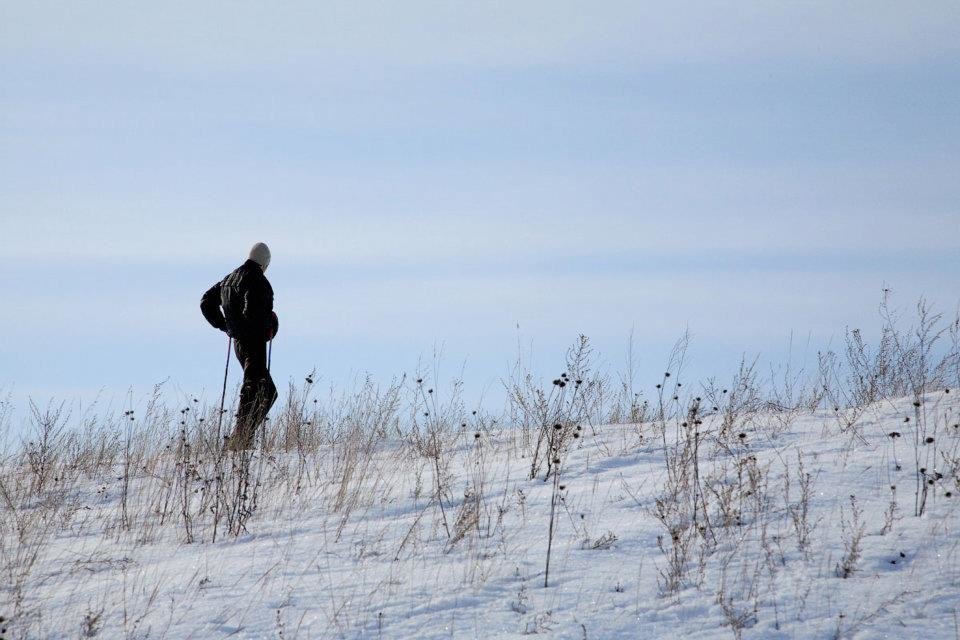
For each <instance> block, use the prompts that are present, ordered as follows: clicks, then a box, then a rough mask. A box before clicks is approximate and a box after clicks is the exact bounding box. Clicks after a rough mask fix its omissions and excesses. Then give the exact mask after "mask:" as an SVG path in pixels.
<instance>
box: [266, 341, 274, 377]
mask: <svg viewBox="0 0 960 640" xmlns="http://www.w3.org/2000/svg"><path fill="white" fill-rule="evenodd" d="M271 357H273V338H270V344H269V345H268V346H267V373H270V358H271Z"/></svg>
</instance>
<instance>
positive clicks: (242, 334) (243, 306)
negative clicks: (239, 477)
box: [200, 242, 279, 451]
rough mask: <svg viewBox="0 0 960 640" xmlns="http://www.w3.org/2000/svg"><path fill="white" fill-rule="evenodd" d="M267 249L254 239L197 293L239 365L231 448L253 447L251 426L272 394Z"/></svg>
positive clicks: (275, 324)
mask: <svg viewBox="0 0 960 640" xmlns="http://www.w3.org/2000/svg"><path fill="white" fill-rule="evenodd" d="M269 264H270V249H269V248H268V247H267V245H265V244H264V243H262V242H258V243H257V244H255V245H253V248H251V249H250V255H249V257H248V259H247V261H246V262H244V263H243V264H242V265H240V266H239V267H237V268H236V269H234V270H233V271H232V272H231V273H230V274H229V275H227V276H226V277H225V278H224V279H223V280H221V281H220V282H218V283H217V284H215V285H213V286H212V287H210V288H209V289H207V292H206V293H204V294H203V297H202V298H201V299H200V311H201V313H203V317H204V318H206V320H207V322H209V323H210V325H211V326H213V327H214V328H215V329H219V330H221V331H224V332H226V333H227V335H228V336H230V337H231V338H232V339H233V347H234V352H235V353H236V356H237V360H238V361H239V362H240V365H241V366H242V367H243V385H242V386H241V387H240V406H239V408H238V409H237V422H236V426H235V428H234V431H233V434H232V435H230V436H229V437H228V439H227V446H228V448H230V449H232V450H234V451H240V450H244V449H251V448H253V444H254V440H255V435H256V432H257V427H259V426H260V424H261V423H262V422H263V421H264V419H266V417H267V413H268V412H269V411H270V407H272V406H273V403H274V402H276V400H277V387H276V386H275V385H274V384H273V378H271V377H270V371H269V367H268V363H267V342H268V341H270V340H272V339H273V337H274V336H275V335H277V329H278V328H279V321H278V319H277V314H276V313H274V312H273V287H271V286H270V282H269V281H268V280H267V277H266V276H265V275H264V272H265V271H266V270H267V266H269Z"/></svg>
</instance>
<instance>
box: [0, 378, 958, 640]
mask: <svg viewBox="0 0 960 640" xmlns="http://www.w3.org/2000/svg"><path fill="white" fill-rule="evenodd" d="M956 396H957V394H956V393H952V394H947V393H944V392H942V391H938V392H935V393H931V394H929V395H927V396H926V397H925V398H924V399H923V407H922V411H923V415H924V420H923V421H922V423H921V425H918V424H917V421H916V420H915V419H914V420H911V421H910V422H905V418H908V417H911V416H914V415H915V411H914V407H913V405H912V401H913V400H912V399H902V400H896V401H882V402H877V403H875V404H871V405H868V406H866V407H865V408H863V412H862V414H860V415H859V416H858V420H857V421H856V423H855V425H854V428H853V429H852V430H851V429H849V428H845V427H844V424H845V423H844V421H843V419H842V418H843V415H844V412H843V411H841V412H837V411H834V410H832V409H827V410H822V409H819V410H813V411H796V412H788V413H784V412H779V413H777V412H761V413H752V414H749V415H741V416H738V417H737V423H736V425H734V433H733V434H727V435H726V436H724V437H728V440H726V441H725V442H732V444H730V445H729V447H728V450H726V451H723V450H720V449H718V448H717V447H714V446H712V445H711V444H710V443H711V442H712V441H713V440H714V439H719V438H721V436H720V435H719V434H720V430H721V427H722V415H721V414H716V415H706V416H705V417H704V418H703V424H702V425H700V431H701V437H702V438H703V444H702V450H701V457H700V459H699V466H700V469H699V474H700V478H701V483H702V488H701V489H700V491H702V492H707V493H709V491H707V488H706V487H707V486H708V484H709V483H711V482H714V481H716V482H715V484H714V485H713V487H714V489H718V490H719V489H720V488H722V487H723V486H733V487H734V488H735V495H736V496H737V497H736V503H737V504H740V505H743V509H742V511H741V512H740V517H741V518H742V520H741V522H740V523H739V524H737V523H736V522H731V523H728V524H726V525H724V524H721V522H720V519H719V517H718V516H717V512H716V511H715V510H714V509H715V508H716V505H717V503H716V502H715V501H713V500H714V499H713V498H712V497H711V498H710V499H709V500H707V502H708V503H709V505H710V509H709V510H708V513H709V514H710V517H711V519H712V520H711V525H710V526H711V527H712V528H713V531H705V532H703V533H702V534H697V533H696V530H695V529H688V530H687V531H688V532H690V531H692V532H693V534H692V536H691V539H692V540H693V542H692V543H691V549H692V550H691V552H690V554H689V556H688V557H687V559H686V562H685V563H684V566H685V574H684V577H683V578H682V579H681V581H680V584H679V588H678V589H677V590H676V591H674V592H667V590H666V589H665V586H664V585H665V582H666V580H665V578H664V574H666V573H668V572H669V565H668V563H669V558H670V554H669V549H670V548H671V544H670V534H669V532H668V530H667V529H666V527H665V526H664V524H663V523H662V522H661V521H660V520H658V519H657V517H655V515H654V513H655V511H656V509H657V503H656V501H657V500H658V499H661V500H663V499H664V495H665V493H664V492H665V487H666V486H667V483H668V474H667V465H666V457H665V444H666V446H667V450H666V451H670V450H671V449H673V447H674V446H675V445H676V444H677V443H679V442H681V441H682V440H683V430H682V428H681V427H680V425H677V424H676V423H675V422H671V423H669V424H668V425H667V428H666V432H665V433H663V434H661V433H659V431H658V425H656V424H653V423H645V424H641V425H606V426H599V427H590V426H587V427H585V428H584V431H583V433H584V436H583V437H582V438H580V439H578V440H576V441H574V444H575V446H572V447H571V448H570V449H569V450H568V451H566V452H564V454H563V464H562V472H561V476H560V480H559V484H561V485H563V487H564V489H563V490H562V491H561V492H560V499H559V501H558V503H557V505H556V507H557V510H556V522H555V530H554V540H553V548H552V559H551V566H550V580H549V586H548V587H544V564H545V560H546V549H547V536H548V525H549V515H550V505H551V494H552V490H553V486H554V484H553V481H552V478H551V479H548V480H547V481H545V480H544V478H543V473H542V472H541V473H540V475H539V477H537V478H536V479H530V478H529V471H530V458H529V449H528V448H526V447H525V446H524V444H523V442H522V434H521V433H520V432H519V431H518V430H503V431H499V432H484V433H483V435H482V437H481V438H479V439H475V438H474V434H473V433H472V432H468V433H464V434H462V435H461V436H460V438H459V439H458V440H457V441H456V442H455V443H454V444H453V445H452V446H451V447H449V448H448V450H447V451H446V452H445V454H444V463H445V464H446V465H447V466H446V470H445V471H444V472H443V473H442V476H443V477H444V484H445V498H444V501H443V507H444V509H443V511H441V510H440V509H439V508H438V505H437V503H436V500H434V499H433V496H434V495H435V491H434V490H433V487H434V482H435V479H434V475H433V473H434V469H435V467H434V463H433V461H432V460H431V459H429V458H427V457H425V456H423V455H418V454H417V453H416V451H415V450H414V449H413V448H412V447H410V446H408V445H406V444H404V443H402V442H400V441H398V440H382V441H379V442H378V443H377V444H376V447H375V449H374V450H373V452H372V455H371V456H370V457H369V459H366V461H364V460H365V459H364V458H362V456H361V457H356V456H358V455H360V454H357V453H356V448H354V449H352V450H349V451H354V453H353V454H352V455H354V456H355V457H354V458H353V464H352V466H351V465H349V464H346V463H345V457H346V456H348V454H349V451H348V449H347V448H346V445H343V446H335V445H333V446H329V447H321V448H320V449H319V450H318V452H317V453H316V454H308V455H306V456H304V457H302V458H301V457H300V456H299V455H298V454H297V453H296V452H288V453H276V452H274V453H269V454H267V455H265V456H262V455H261V454H255V455H254V459H253V462H252V463H251V464H252V467H253V468H256V469H258V470H259V473H261V474H262V476H261V478H262V487H261V489H260V494H259V497H258V505H257V509H256V511H255V512H254V513H253V514H252V516H251V517H250V519H249V521H248V522H247V527H246V532H244V533H241V534H240V535H239V536H236V537H234V536H231V535H224V531H223V530H221V531H220V533H219V534H218V538H217V540H216V541H215V542H211V540H210V538H211V533H212V531H211V528H210V522H209V518H208V519H207V520H203V519H202V518H200V517H198V518H197V520H196V522H195V523H194V527H195V528H194V532H193V534H194V537H195V541H194V542H192V543H186V542H185V537H186V534H185V529H184V526H183V522H182V521H179V520H173V521H167V522H165V523H163V524H158V523H157V522H156V518H153V519H152V520H151V518H150V515H149V513H150V509H151V508H154V507H155V506H156V505H155V503H153V502H150V500H152V499H153V498H152V497H151V496H154V497H155V496H157V495H160V494H159V493H158V487H160V486H162V484H160V483H159V481H158V480H157V477H158V476H160V475H161V474H160V472H159V471H158V470H157V469H161V468H163V465H164V464H168V465H169V464H171V462H170V460H169V454H168V455H167V459H166V460H165V461H164V460H161V461H160V462H158V463H157V465H158V466H157V467H156V469H151V470H148V471H143V470H142V469H140V470H139V471H138V473H134V474H133V478H134V479H133V484H132V485H131V486H132V492H131V496H132V498H131V500H132V504H131V506H130V507H129V508H130V510H131V512H132V513H135V514H137V515H136V520H135V524H134V525H133V526H132V527H130V528H129V529H124V528H123V527H121V526H119V524H118V513H120V510H121V505H120V499H121V494H122V486H121V485H122V479H121V478H122V472H120V471H118V467H117V466H116V465H114V466H112V467H111V468H110V470H109V472H104V473H102V474H101V476H100V477H96V478H85V477H83V476H81V477H79V478H77V479H76V480H75V481H74V482H72V483H71V484H70V486H69V487H65V488H62V491H63V492H64V493H66V494H69V496H70V497H71V499H70V500H67V501H66V502H65V504H66V505H67V506H65V507H63V508H61V509H59V510H57V511H56V513H53V514H51V513H50V510H49V509H46V510H45V507H44V504H46V503H49V501H50V499H51V498H50V496H49V495H47V494H44V493H41V495H39V496H37V497H36V499H35V501H34V503H33V504H32V505H29V506H28V507H23V508H21V509H19V511H18V512H17V513H18V515H17V518H29V517H31V514H32V515H33V516H34V517H36V518H43V517H46V518H49V519H50V520H49V522H50V524H51V526H49V527H45V528H44V527H39V526H36V527H35V528H34V529H32V531H47V532H48V536H49V537H48V538H45V539H44V540H43V541H42V542H43V543H42V544H39V543H40V542H41V541H40V540H37V539H34V540H31V541H29V542H30V543H38V544H36V545H33V546H31V545H30V544H27V543H26V542H24V541H19V542H18V541H17V540H16V536H17V532H16V529H15V527H14V526H13V525H12V524H11V523H12V522H13V519H12V518H10V517H8V516H9V512H8V516H5V518H4V523H5V524H4V529H3V530H2V534H3V538H2V540H3V545H4V546H3V551H4V558H3V559H4V564H3V566H4V567H5V570H6V571H8V575H6V576H4V580H5V581H6V582H7V584H8V586H7V587H6V588H5V589H4V591H2V592H0V597H2V598H3V600H5V601H3V600H0V613H3V615H5V616H6V618H7V621H6V622H5V623H4V624H6V626H7V629H8V630H7V632H6V635H4V637H10V638H17V637H26V638H66V637H70V638H73V637H83V634H84V633H86V634H87V635H88V636H91V637H104V638H121V637H126V638H221V637H223V638H225V637H230V638H268V637H271V638H378V639H379V638H517V637H520V636H523V635H533V634H536V635H540V636H544V637H551V638H590V639H594V638H600V639H616V638H630V639H633V638H672V637H683V638H687V639H689V640H693V639H698V638H729V637H736V636H737V635H738V634H742V637H745V638H834V637H844V638H847V637H849V638H955V637H957V635H958V628H960V627H958V616H960V610H958V607H960V571H958V570H960V565H958V555H960V551H958V547H960V533H958V526H960V519H958V516H960V513H958V508H960V497H958V496H957V494H958V493H960V486H958V483H960V480H958V478H957V475H956V474H957V466H956V465H957V455H958V447H960V434H958V433H957V429H956V428H955V427H954V425H955V424H956V423H957V422H958V415H960V402H957V398H956ZM914 428H922V429H923V430H924V431H923V433H924V434H926V433H931V434H935V440H934V442H933V443H930V444H925V443H922V442H921V443H920V444H919V445H917V447H916V449H915V447H914V431H913V429H914ZM893 431H899V432H901V434H902V437H899V438H894V437H890V435H889V433H890V432H893ZM739 432H742V433H744V434H745V437H743V438H740V437H739V435H738V433H739ZM915 453H916V454H917V456H919V457H918V458H915ZM751 456H753V457H755V463H754V462H750V461H747V462H745V463H743V464H744V465H745V466H740V467H739V468H740V469H741V471H743V473H750V470H751V469H753V472H754V473H758V474H759V476H758V477H759V478H760V482H759V484H757V485H756V486H757V487H758V489H757V492H758V493H762V494H763V495H762V496H750V495H745V494H744V491H743V488H744V487H746V486H751V485H748V484H746V483H747V481H746V480H745V479H744V477H741V478H740V480H739V481H737V480H736V478H737V468H738V466H737V465H738V461H740V462H742V461H744V460H747V459H748V458H750V457H751ZM917 459H919V461H920V464H921V465H923V466H925V467H929V469H930V470H931V471H930V472H929V473H930V474H932V473H933V470H934V469H935V470H936V472H939V473H941V474H942V476H943V477H942V478H937V479H936V480H935V484H934V485H930V486H929V496H928V498H927V503H926V508H925V512H924V513H923V515H922V516H920V517H916V516H914V508H915V506H914V503H915V495H914V492H915V489H916V476H917V474H916V470H915V466H916V465H915V462H916V460H917ZM801 462H802V465H803V469H804V471H805V472H806V473H809V474H810V475H811V478H812V484H811V494H810V500H809V505H808V518H807V521H808V523H809V526H810V529H809V543H808V545H807V546H806V548H805V549H803V550H802V549H801V548H800V547H801V545H800V544H799V543H798V538H799V534H798V531H797V528H796V527H795V526H794V518H793V516H792V515H791V514H793V515H794V516H795V515H797V514H799V513H800V484H799V479H800V477H801V475H800V469H799V464H800V463H801ZM751 465H753V466H751ZM348 468H352V469H353V474H354V475H353V476H352V477H351V478H348V479H347V480H345V476H344V469H348ZM4 473H5V476H4V477H5V478H9V477H10V476H9V475H7V474H9V469H7V470H6V471H5V472H4ZM151 474H153V476H151ZM298 478H299V480H297V479H298ZM191 482H192V483H193V484H192V485H191V486H194V487H195V488H196V487H199V486H200V485H199V483H198V481H196V480H191ZM891 486H895V487H896V490H895V491H893V490H892V489H891ZM787 487H789V492H788V491H787ZM341 489H344V490H345V492H346V493H344V492H342V491H341ZM46 491H48V492H55V491H60V489H49V490H46ZM948 491H950V492H951V493H952V496H951V497H946V493H947V492H948ZM468 493H469V494H470V495H472V496H474V497H475V498H476V497H477V496H479V497H478V498H476V499H477V500H478V502H470V498H466V497H465V495H466V494H468ZM710 495H711V496H712V494H710ZM851 496H855V504H856V508H857V509H858V510H860V511H861V512H862V515H861V516H860V518H859V522H862V526H863V538H862V541H861V544H860V547H861V551H860V558H859V559H858V560H856V561H855V563H854V567H853V569H852V571H851V573H850V575H849V577H847V578H843V577H839V576H838V565H839V564H841V562H842V560H843V556H844V554H845V546H844V544H845V541H846V542H849V540H850V531H852V530H853V529H855V528H856V524H855V523H853V521H852V519H853V509H852V507H851ZM892 496H895V501H896V507H897V510H896V512H895V514H894V517H893V519H892V520H890V521H889V524H890V526H889V530H887V531H885V530H884V525H885V523H887V518H886V517H885V512H887V510H888V508H889V507H890V504H891V498H892ZM754 498H756V499H755V500H754ZM45 501H46V503H45ZM464 504H479V511H478V514H477V518H476V519H475V520H471V515H470V510H469V509H465V508H464ZM338 505H339V508H337V506H338ZM5 508H6V507H5ZM44 513H47V514H48V515H46V516H43V515H42V514H44ZM444 517H445V518H446V520H447V526H446V527H445V525H444ZM699 517H700V520H699V521H698V522H703V520H702V518H703V515H702V513H701V514H700V516H699ZM458 518H461V520H462V523H464V526H463V527H462V530H461V531H460V534H461V535H462V538H461V539H459V540H457V541H451V540H452V539H451V537H448V535H447V531H446V529H447V527H449V528H451V530H452V533H453V534H454V535H453V538H456V537H457V535H456V532H457V531H458V527H457V520H458ZM17 522H19V520H17ZM33 524H34V525H36V523H33ZM688 524H689V522H688ZM221 526H222V525H221ZM685 535H687V534H686V533H684V534H681V537H683V536H685ZM712 536H716V542H715V544H713V543H711V544H704V542H703V541H704V540H707V539H708V538H712ZM658 538H659V540H660V541H661V542H660V543H658ZM661 546H663V548H664V549H666V550H667V552H665V551H664V550H663V549H661ZM34 548H35V549H36V550H37V551H36V552H37V554H38V555H37V558H36V562H35V563H34V564H33V565H32V566H31V567H30V570H29V572H27V573H26V574H25V575H21V576H19V579H20V583H21V585H22V587H23V588H22V590H21V592H20V593H21V594H22V599H21V600H20V601H19V602H17V601H16V597H15V595H16V591H15V589H14V588H13V586H11V585H13V584H14V583H15V582H16V581H17V579H18V576H16V575H14V573H11V569H10V568H9V567H11V566H24V564H23V563H21V564H20V565H16V563H12V562H10V558H11V557H13V556H14V555H15V554H17V553H20V554H21V555H22V554H24V553H26V552H27V551H29V550H30V549H34ZM721 592H722V593H723V598H725V601H726V603H727V606H726V608H727V610H728V612H729V613H731V614H732V615H734V616H741V621H742V628H740V629H736V628H734V626H731V624H730V616H729V615H725V614H724V608H725V607H724V606H723V605H721V602H720V600H721V598H720V597H719V596H718V594H719V593H721ZM88 615H89V616H92V617H94V618H95V620H93V621H92V622H90V623H88V624H85V623H84V618H85V616H88ZM11 617H12V619H11Z"/></svg>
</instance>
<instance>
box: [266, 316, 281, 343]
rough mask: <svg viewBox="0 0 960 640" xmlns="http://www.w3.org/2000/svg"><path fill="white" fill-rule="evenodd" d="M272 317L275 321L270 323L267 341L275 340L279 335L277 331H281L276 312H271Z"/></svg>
mask: <svg viewBox="0 0 960 640" xmlns="http://www.w3.org/2000/svg"><path fill="white" fill-rule="evenodd" d="M270 315H272V316H273V320H272V321H271V323H270V329H269V331H268V335H267V340H273V339H274V337H276V335H277V330H278V329H280V318H278V317H277V314H276V312H274V311H271V312H270Z"/></svg>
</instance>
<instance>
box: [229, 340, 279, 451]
mask: <svg viewBox="0 0 960 640" xmlns="http://www.w3.org/2000/svg"><path fill="white" fill-rule="evenodd" d="M233 350H234V353H236V355H237V360H239V361H240V365H241V366H242V367H243V385H242V386H241V387H240V407H239V408H238V409H237V427H236V430H235V431H234V433H233V435H232V436H231V437H230V444H231V445H232V447H233V448H235V449H250V448H252V447H253V445H254V441H255V436H256V433H257V427H259V426H260V425H261V424H262V423H263V420H264V419H265V418H266V417H267V413H268V412H269V411H270V407H272V406H273V403H274V402H276V401H277V387H276V386H275V385H274V384H273V378H271V377H270V372H269V371H268V370H267V343H266V342H263V341H262V340H246V339H239V340H234V342H233Z"/></svg>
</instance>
